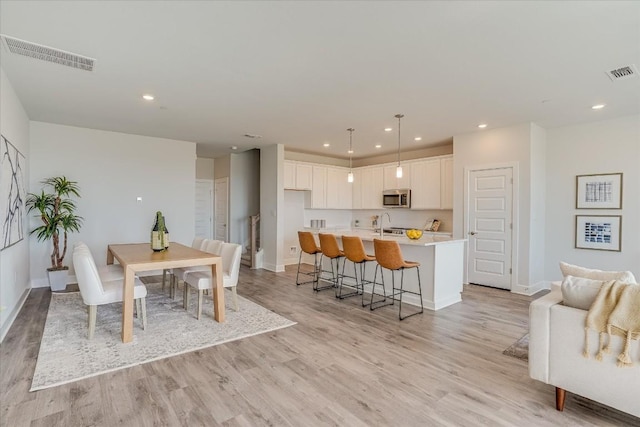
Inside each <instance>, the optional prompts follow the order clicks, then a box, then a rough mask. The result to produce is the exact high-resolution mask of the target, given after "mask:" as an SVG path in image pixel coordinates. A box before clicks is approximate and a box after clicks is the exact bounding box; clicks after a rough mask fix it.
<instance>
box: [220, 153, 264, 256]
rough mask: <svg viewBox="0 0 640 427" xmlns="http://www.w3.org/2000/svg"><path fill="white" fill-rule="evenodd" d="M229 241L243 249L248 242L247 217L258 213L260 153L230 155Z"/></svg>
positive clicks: (248, 226) (248, 227)
mask: <svg viewBox="0 0 640 427" xmlns="http://www.w3.org/2000/svg"><path fill="white" fill-rule="evenodd" d="M229 188H230V191H229V221H228V224H229V241H230V242H233V243H239V244H241V245H243V247H244V248H246V247H247V245H248V244H249V243H250V242H249V233H250V228H251V226H250V224H249V217H250V216H251V215H255V214H257V213H259V212H260V151H259V150H248V151H245V152H243V153H238V154H232V155H231V179H230V181H229Z"/></svg>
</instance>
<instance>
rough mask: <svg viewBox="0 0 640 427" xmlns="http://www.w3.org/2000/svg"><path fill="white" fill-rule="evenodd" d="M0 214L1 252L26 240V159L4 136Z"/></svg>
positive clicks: (1, 139)
mask: <svg viewBox="0 0 640 427" xmlns="http://www.w3.org/2000/svg"><path fill="white" fill-rule="evenodd" d="M0 156H2V157H0V200H2V205H0V206H1V207H0V214H2V221H1V222H2V242H1V244H0V250H2V249H4V248H8V247H9V246H11V245H14V244H16V243H18V242H19V241H20V240H22V239H24V216H25V206H24V203H25V198H26V192H25V186H24V174H25V170H24V168H25V158H24V156H23V155H22V153H20V151H18V149H17V148H16V147H14V146H13V144H11V143H10V142H9V141H7V139H6V138H5V137H4V136H0Z"/></svg>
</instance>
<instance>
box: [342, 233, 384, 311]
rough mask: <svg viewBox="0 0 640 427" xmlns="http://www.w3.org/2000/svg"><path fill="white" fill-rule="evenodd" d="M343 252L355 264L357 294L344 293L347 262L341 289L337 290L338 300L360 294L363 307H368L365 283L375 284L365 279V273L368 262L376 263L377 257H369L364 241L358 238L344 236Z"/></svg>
mask: <svg viewBox="0 0 640 427" xmlns="http://www.w3.org/2000/svg"><path fill="white" fill-rule="evenodd" d="M342 250H343V252H344V255H345V257H346V258H347V259H348V260H349V261H351V262H352V263H353V274H354V276H353V278H354V279H355V281H356V290H355V292H351V293H348V294H343V293H342V286H343V282H344V278H345V277H352V276H347V275H345V274H344V268H345V265H346V264H347V263H346V261H345V262H344V263H343V264H342V277H341V280H340V287H339V288H338V290H336V298H340V299H343V298H347V297H350V296H355V295H358V294H362V306H363V307H366V306H367V305H369V304H365V303H364V285H365V283H373V282H371V281H370V280H366V279H365V272H366V268H367V262H371V261H375V260H376V257H374V256H373V255H367V253H366V252H365V250H364V244H363V243H362V239H361V238H360V237H357V236H342ZM358 267H360V268H359V270H360V280H358Z"/></svg>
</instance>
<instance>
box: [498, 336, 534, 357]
mask: <svg viewBox="0 0 640 427" xmlns="http://www.w3.org/2000/svg"><path fill="white" fill-rule="evenodd" d="M502 354H506V355H507V356H511V357H515V358H516V359H521V360H529V334H525V335H524V336H522V337H521V338H520V339H519V340H518V341H516V342H514V343H513V344H511V345H510V346H509V347H508V348H507V349H506V350H505V351H503V352H502Z"/></svg>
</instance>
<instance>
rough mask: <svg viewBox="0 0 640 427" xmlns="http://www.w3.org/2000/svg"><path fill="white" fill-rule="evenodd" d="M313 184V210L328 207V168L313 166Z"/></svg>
mask: <svg viewBox="0 0 640 427" xmlns="http://www.w3.org/2000/svg"><path fill="white" fill-rule="evenodd" d="M312 176H313V179H312V182H311V184H312V185H311V209H324V208H326V207H327V167H326V166H313V167H312Z"/></svg>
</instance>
